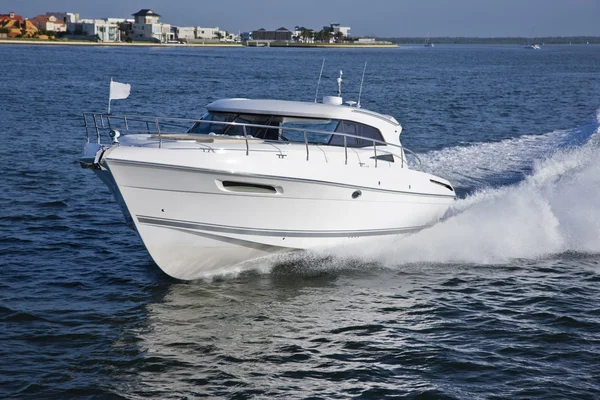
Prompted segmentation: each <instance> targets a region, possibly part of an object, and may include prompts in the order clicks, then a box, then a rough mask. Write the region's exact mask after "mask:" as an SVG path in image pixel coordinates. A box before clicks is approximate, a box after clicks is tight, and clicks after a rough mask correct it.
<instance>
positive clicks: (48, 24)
mask: <svg viewBox="0 0 600 400" xmlns="http://www.w3.org/2000/svg"><path fill="white" fill-rule="evenodd" d="M30 21H31V23H32V24H33V25H34V26H35V27H36V28H38V29H39V30H41V31H50V32H66V31H67V24H66V23H65V22H64V21H61V20H59V19H58V18H57V17H55V16H54V15H38V16H37V17H34V18H32V19H31V20H30Z"/></svg>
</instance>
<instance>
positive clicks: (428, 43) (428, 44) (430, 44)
mask: <svg viewBox="0 0 600 400" xmlns="http://www.w3.org/2000/svg"><path fill="white" fill-rule="evenodd" d="M434 46H435V45H434V44H433V42H432V41H430V40H429V34H427V40H425V47H434Z"/></svg>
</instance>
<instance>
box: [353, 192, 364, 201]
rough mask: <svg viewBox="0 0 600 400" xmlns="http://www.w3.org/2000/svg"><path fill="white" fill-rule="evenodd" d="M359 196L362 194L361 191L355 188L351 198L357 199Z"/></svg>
mask: <svg viewBox="0 0 600 400" xmlns="http://www.w3.org/2000/svg"><path fill="white" fill-rule="evenodd" d="M360 196H362V192H361V191H360V190H355V191H354V193H352V198H353V199H358V198H359V197H360Z"/></svg>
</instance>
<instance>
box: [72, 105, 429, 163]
mask: <svg viewBox="0 0 600 400" xmlns="http://www.w3.org/2000/svg"><path fill="white" fill-rule="evenodd" d="M88 116H92V118H93V121H94V127H95V129H96V136H97V139H98V144H100V129H117V128H114V127H111V128H106V127H105V126H102V127H99V126H98V120H97V118H98V117H100V118H101V119H102V118H103V117H107V118H112V119H122V120H123V122H124V123H125V128H126V129H125V130H126V131H127V132H129V133H147V134H149V133H156V134H158V140H159V148H160V147H162V141H163V140H164V138H163V137H164V135H168V134H173V133H181V132H165V131H164V130H161V129H160V124H162V125H163V126H164V125H167V126H168V125H171V126H176V127H179V128H184V129H186V130H189V129H191V127H190V126H186V125H181V124H177V123H175V122H184V123H187V124H214V125H228V126H240V127H242V130H243V138H244V140H245V142H246V155H249V144H248V140H249V138H250V139H252V136H248V134H247V131H246V129H247V128H263V129H278V130H283V131H292V132H298V133H301V134H302V135H303V136H304V143H305V145H306V160H307V161H308V160H309V146H308V145H309V143H310V142H309V141H308V135H307V133H308V132H310V133H315V134H319V135H335V136H342V137H343V138H344V152H345V163H346V164H347V163H348V146H347V138H355V139H359V140H363V141H371V142H373V146H372V147H373V152H374V154H375V156H374V160H375V167H377V144H379V145H383V146H390V147H393V148H398V149H400V155H398V154H396V153H394V152H390V151H387V152H386V153H388V154H392V155H395V156H397V157H399V158H400V159H401V162H402V164H401V167H402V168H404V162H405V153H409V154H410V155H412V156H413V157H414V158H415V159H416V160H417V162H418V165H419V168H420V169H422V162H421V159H420V158H419V156H417V155H416V154H415V153H414V152H413V151H411V150H409V149H407V148H406V147H404V146H402V145H397V144H395V143H389V142H385V141H383V140H378V139H372V138H366V137H364V136H358V135H352V134H349V133H342V132H330V131H322V130H312V129H311V130H307V129H305V128H291V127H281V126H272V125H261V124H250V123H242V122H225V121H207V120H196V119H186V118H171V117H153V116H148V115H139V116H136V115H115V114H101V113H83V117H84V122H85V128H86V132H88V125H87V121H88V120H87V117H88ZM160 120H162V121H173V122H159V121H160ZM134 122H138V123H145V124H146V130H143V129H129V128H130V125H131V123H134ZM151 122H154V124H155V126H156V131H151V130H150V123H151ZM102 125H104V121H102ZM186 133H187V132H186ZM88 140H89V133H88ZM317 144H322V143H317Z"/></svg>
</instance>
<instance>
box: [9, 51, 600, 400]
mask: <svg viewBox="0 0 600 400" xmlns="http://www.w3.org/2000/svg"><path fill="white" fill-rule="evenodd" d="M323 58H326V64H325V72H324V75H323V83H322V86H321V88H320V96H322V95H331V94H334V92H335V90H336V83H335V78H336V77H337V75H338V71H339V69H342V70H343V71H344V79H345V83H344V87H343V92H344V96H345V98H346V100H356V99H357V97H358V90H359V84H360V76H361V74H362V68H363V65H364V62H365V61H367V62H368V67H367V74H366V80H365V86H364V89H363V95H362V99H361V103H362V105H363V107H364V108H367V109H373V110H375V111H379V112H382V113H385V114H391V115H394V116H395V117H396V118H397V119H398V120H399V121H400V122H401V123H402V125H403V127H404V132H403V137H402V141H403V143H404V144H405V145H406V146H407V147H409V148H411V149H412V150H414V151H415V152H417V153H418V154H419V155H420V157H421V158H422V160H423V163H424V167H425V168H426V169H427V170H430V171H432V172H434V173H436V174H439V175H441V176H444V177H447V178H449V179H450V180H451V181H452V182H453V183H455V184H456V186H457V187H458V188H459V190H460V194H461V199H459V200H458V201H457V204H456V207H455V208H454V209H453V210H452V212H451V214H450V215H449V216H448V217H447V218H446V219H445V220H444V221H443V222H442V223H440V224H438V225H436V226H434V227H433V228H431V229H428V230H426V231H422V232H420V233H418V234H415V235H412V236H408V237H399V238H396V239H394V240H387V241H381V240H377V241H371V242H368V243H365V244H364V245H360V246H353V247H352V248H338V249H331V250H327V251H322V252H314V253H297V254H293V255H290V256H287V257H280V258H276V259H272V260H267V261H264V262H261V263H259V264H258V265H255V266H254V268H252V269H240V268H232V270H231V273H230V274H228V275H226V276H220V277H212V278H210V279H208V278H207V279H206V280H201V281H196V282H187V283H184V282H178V281H174V280H172V279H169V278H168V277H166V276H165V275H164V274H163V273H162V272H161V271H160V270H159V269H158V267H157V266H156V265H154V264H153V262H152V260H151V258H150V257H149V255H148V254H147V253H146V251H145V249H144V247H143V245H142V244H141V242H140V241H139V239H138V238H137V237H136V235H135V233H134V232H133V231H131V230H129V229H128V228H127V227H126V225H125V223H124V220H123V217H122V215H121V213H120V211H119V209H118V207H117V206H116V204H115V203H114V201H113V199H112V198H111V196H110V194H109V192H108V190H107V189H105V187H104V186H102V184H101V183H100V182H99V181H98V180H97V179H96V178H95V176H94V175H93V174H92V173H90V172H89V171H85V170H82V169H81V168H80V167H79V165H78V163H77V156H78V153H79V152H80V150H81V148H82V146H83V144H84V141H85V133H84V130H83V126H82V119H81V116H80V115H81V112H83V111H103V110H105V109H106V106H107V104H106V103H107V101H106V100H107V94H108V93H107V92H108V82H109V80H110V78H111V77H113V78H114V79H115V80H117V81H120V82H127V83H131V84H132V87H133V90H132V94H131V97H130V98H129V99H127V100H123V101H115V102H113V112H127V113H138V114H151V115H160V116H181V117H192V118H193V117H198V116H200V115H201V114H202V112H203V107H204V105H205V104H207V103H208V102H210V101H212V100H215V99H219V98H223V97H253V98H264V97H274V98H279V99H298V100H308V101H310V100H312V99H313V98H314V94H315V89H316V82H317V78H318V72H319V69H320V66H321V61H322V59H323ZM0 66H1V72H0V88H2V94H1V97H0V135H1V138H2V145H1V146H0V169H1V171H2V176H1V179H0V209H1V211H0V266H1V267H2V270H1V275H0V397H5V398H31V399H39V398H61V399H62V398H128V399H130V398H132V399H135V398H146V397H151V398H190V399H191V398H197V397H210V398H220V397H223V398H252V397H258V398H277V397H281V398H283V397H285V398H348V397H359V398H385V397H394V398H398V397H406V398H422V399H426V398H431V399H438V398H442V399H451V398H459V399H476V398H492V399H514V398H537V399H548V398H578V399H594V398H598V397H600V362H599V361H598V354H600V294H599V290H598V288H599V286H600V265H599V262H600V207H599V204H600V159H599V157H598V150H599V149H598V148H599V146H600V138H599V136H600V121H599V120H600V116H599V113H598V111H597V110H598V108H599V107H600V47H598V46H555V47H552V46H545V47H544V48H543V50H541V51H531V50H526V49H523V48H522V47H520V46H509V47H502V46H487V47H486V46H436V47H435V48H424V47H422V46H415V47H407V48H400V49H383V50H375V49H373V50H368V49H367V50H358V49H351V50H344V49H339V50H337V49H336V50H333V49H332V50H307V49H266V48H248V49H191V48H190V49H188V48H169V49H162V48H160V49H137V48H135V49H133V48H132V49H128V48H87V47H77V48H71V47H66V46H65V47H52V48H47V47H42V46H37V47H36V46H32V47H29V46H6V45H4V46H0Z"/></svg>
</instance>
